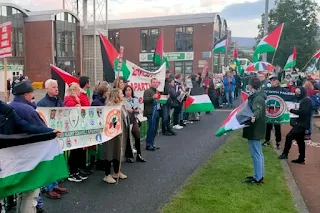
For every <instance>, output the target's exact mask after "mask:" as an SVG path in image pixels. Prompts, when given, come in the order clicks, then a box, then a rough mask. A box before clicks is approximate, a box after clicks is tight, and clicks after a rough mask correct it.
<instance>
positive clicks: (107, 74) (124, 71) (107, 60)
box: [100, 33, 130, 83]
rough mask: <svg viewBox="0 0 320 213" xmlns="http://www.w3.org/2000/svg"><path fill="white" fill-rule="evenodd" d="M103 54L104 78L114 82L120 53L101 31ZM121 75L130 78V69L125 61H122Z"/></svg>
mask: <svg viewBox="0 0 320 213" xmlns="http://www.w3.org/2000/svg"><path fill="white" fill-rule="evenodd" d="M100 45H101V56H102V63H103V80H104V81H107V82H109V83H113V81H114V80H115V72H117V71H118V63H119V53H118V52H117V50H116V49H115V48H114V46H113V45H112V44H111V43H110V41H109V40H108V39H107V38H106V37H105V36H104V35H103V34H101V33H100ZM120 73H121V76H122V77H124V78H125V79H128V78H129V75H130V71H129V69H128V67H127V65H126V63H125V61H122V63H121V70H120Z"/></svg>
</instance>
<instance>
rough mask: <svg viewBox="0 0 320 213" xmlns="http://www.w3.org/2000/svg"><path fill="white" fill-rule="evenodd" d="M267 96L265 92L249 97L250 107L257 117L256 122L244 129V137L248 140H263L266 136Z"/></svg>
mask: <svg viewBox="0 0 320 213" xmlns="http://www.w3.org/2000/svg"><path fill="white" fill-rule="evenodd" d="M266 99H267V95H266V94H265V93H264V92H263V91H258V92H256V93H253V94H252V95H250V96H249V97H248V105H249V106H250V108H251V110H252V113H253V115H254V117H255V122H254V123H252V124H251V125H250V126H248V127H245V128H244V129H243V135H242V137H244V138H246V139H248V140H262V139H264V138H265V134H266V127H267V124H266V104H265V100H266Z"/></svg>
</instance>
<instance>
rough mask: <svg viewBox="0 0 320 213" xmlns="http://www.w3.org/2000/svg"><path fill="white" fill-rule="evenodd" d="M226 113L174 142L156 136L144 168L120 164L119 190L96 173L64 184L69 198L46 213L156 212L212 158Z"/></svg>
mask: <svg viewBox="0 0 320 213" xmlns="http://www.w3.org/2000/svg"><path fill="white" fill-rule="evenodd" d="M228 113H229V112H214V113H213V114H212V115H204V116H203V117H202V118H201V121H200V122H195V123H194V124H189V126H188V127H186V128H184V129H183V130H179V131H178V135H177V136H174V137H164V136H159V137H157V139H156V145H157V146H160V147H161V149H160V150H158V151H156V152H146V151H145V152H143V156H144V157H145V158H146V160H147V161H148V162H147V163H144V164H143V163H134V164H130V165H129V164H128V163H124V164H123V169H122V170H123V171H124V173H126V174H127V175H128V179H127V180H122V181H120V183H119V185H109V184H107V183H105V182H103V180H102V178H103V176H104V173H103V172H102V171H96V172H95V173H94V174H93V175H92V176H90V178H89V179H88V180H86V181H85V182H82V183H70V182H68V181H66V182H65V183H64V184H63V186H64V187H67V188H68V189H69V194H67V195H64V196H63V198H62V199H61V200H49V199H48V198H45V199H44V204H45V212H46V213H56V212H59V213H64V212H65V213H67V212H76V213H89V212H90V213H91V212H94V213H109V212H110V213H112V212H117V213H129V212H130V213H155V212H159V210H160V209H161V207H162V206H163V205H165V204H166V203H167V202H168V201H169V199H170V197H171V196H172V195H174V194H175V193H176V192H177V190H178V189H179V188H180V187H181V185H182V184H183V183H184V182H185V180H186V178H187V177H188V176H189V175H191V174H192V173H193V172H194V171H195V169H197V168H198V167H200V166H201V165H202V164H203V163H204V162H205V161H206V160H207V158H208V157H209V156H210V155H211V154H212V153H213V152H215V151H216V150H217V149H218V148H219V146H220V145H221V144H223V143H224V140H225V138H216V137H215V136H214V133H215V131H216V130H217V129H218V128H219V126H220V124H221V122H222V120H223V119H224V118H225V117H226V116H227V114H228Z"/></svg>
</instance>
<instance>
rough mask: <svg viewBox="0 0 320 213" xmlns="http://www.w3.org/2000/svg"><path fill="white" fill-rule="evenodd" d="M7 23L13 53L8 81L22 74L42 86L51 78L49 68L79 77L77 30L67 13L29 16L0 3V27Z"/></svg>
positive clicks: (0, 65) (76, 22) (74, 19)
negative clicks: (54, 66)
mask: <svg viewBox="0 0 320 213" xmlns="http://www.w3.org/2000/svg"><path fill="white" fill-rule="evenodd" d="M8 21H10V22H11V23H12V50H13V52H12V53H13V56H12V57H9V58H8V67H9V73H8V74H9V75H8V76H9V77H13V76H19V75H21V74H23V75H26V76H28V77H29V78H30V80H31V81H32V82H43V81H45V80H47V79H48V78H50V77H51V72H50V71H51V70H50V64H54V65H57V66H59V67H61V68H62V69H64V70H66V71H68V72H69V73H71V74H77V73H81V71H82V48H81V44H82V42H81V38H82V35H81V26H80V21H79V19H78V18H77V17H76V15H75V14H73V13H72V12H71V11H67V10H54V11H40V12H30V11H28V10H25V9H23V8H21V7H19V6H18V5H14V4H11V3H0V23H5V22H8ZM0 73H3V60H0ZM1 90H2V89H0V91H1Z"/></svg>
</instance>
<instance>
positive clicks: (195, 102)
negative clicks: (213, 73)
mask: <svg viewBox="0 0 320 213" xmlns="http://www.w3.org/2000/svg"><path fill="white" fill-rule="evenodd" d="M213 110H214V107H213V105H212V102H211V100H210V98H209V96H208V95H207V94H204V95H194V96H189V97H188V98H187V99H186V101H185V102H184V112H209V111H213Z"/></svg>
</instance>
